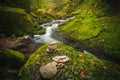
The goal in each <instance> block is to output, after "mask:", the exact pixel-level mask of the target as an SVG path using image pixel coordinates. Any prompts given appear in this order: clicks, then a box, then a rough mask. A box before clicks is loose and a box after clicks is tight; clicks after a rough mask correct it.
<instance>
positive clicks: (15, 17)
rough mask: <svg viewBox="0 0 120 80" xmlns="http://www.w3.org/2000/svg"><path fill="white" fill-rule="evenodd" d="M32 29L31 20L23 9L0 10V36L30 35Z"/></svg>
mask: <svg viewBox="0 0 120 80" xmlns="http://www.w3.org/2000/svg"><path fill="white" fill-rule="evenodd" d="M33 29H34V27H33V22H32V19H31V17H30V15H28V14H27V13H26V12H25V11H24V10H23V9H19V8H10V7H5V8H2V9H1V10H0V34H5V35H7V36H11V35H16V36H23V35H26V34H28V35H32V34H33V32H34V31H33Z"/></svg>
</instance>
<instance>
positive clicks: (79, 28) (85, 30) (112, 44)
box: [60, 0, 120, 58]
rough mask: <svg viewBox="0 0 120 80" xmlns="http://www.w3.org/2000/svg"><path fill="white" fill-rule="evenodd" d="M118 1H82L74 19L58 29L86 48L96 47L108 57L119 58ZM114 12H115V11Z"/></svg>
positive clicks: (119, 22)
mask: <svg viewBox="0 0 120 80" xmlns="http://www.w3.org/2000/svg"><path fill="white" fill-rule="evenodd" d="M117 2H119V1H118V0H115V1H108V0H106V1H102V0H84V1H83V3H82V4H81V5H80V9H77V10H76V11H75V12H77V13H78V15H77V16H76V18H75V19H73V20H72V21H70V22H69V23H68V24H66V25H63V26H62V27H60V31H61V32H62V33H64V34H66V35H68V36H69V37H71V38H73V39H76V40H79V41H81V42H83V43H84V44H85V45H86V46H87V47H88V46H89V47H91V48H95V47H98V48H100V49H101V50H102V51H104V52H105V53H106V54H108V55H110V56H115V57H118V58H119V57H120V47H119V44H120V43H119V40H120V38H119V34H120V30H119V28H120V19H119V18H120V16H119V12H116V11H118V6H117V5H118V4H117ZM115 10H116V11H115Z"/></svg>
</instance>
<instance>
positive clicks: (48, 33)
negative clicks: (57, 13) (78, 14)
mask: <svg viewBox="0 0 120 80" xmlns="http://www.w3.org/2000/svg"><path fill="white" fill-rule="evenodd" d="M74 18H75V17H70V18H67V19H65V20H53V21H52V22H49V23H43V24H41V26H42V27H43V28H44V29H45V34H42V35H34V36H33V38H31V39H29V40H28V41H26V42H25V43H26V44H25V45H24V46H21V47H19V48H18V50H19V51H21V52H23V53H25V56H26V57H27V58H29V56H30V55H31V54H32V53H33V52H34V51H36V50H37V49H38V48H39V47H40V46H42V45H44V44H48V43H52V42H54V43H61V44H66V45H69V46H71V47H73V48H74V49H75V50H77V51H81V52H83V53H85V54H88V55H92V56H95V57H96V58H100V59H105V60H110V59H108V58H107V57H106V56H105V55H103V54H101V53H99V52H94V51H93V50H91V49H89V48H86V47H85V46H84V45H83V44H82V43H80V42H79V41H76V40H73V39H70V38H68V37H67V36H66V35H64V34H61V33H59V31H58V28H59V27H60V26H61V25H64V24H67V22H69V21H70V20H72V19H74Z"/></svg>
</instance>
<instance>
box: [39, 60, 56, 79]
mask: <svg viewBox="0 0 120 80" xmlns="http://www.w3.org/2000/svg"><path fill="white" fill-rule="evenodd" d="M56 65H57V63H56V62H50V63H48V64H46V65H44V66H42V67H41V68H40V73H41V75H42V77H43V78H46V79H51V78H53V77H54V76H55V75H56V74H57V67H56Z"/></svg>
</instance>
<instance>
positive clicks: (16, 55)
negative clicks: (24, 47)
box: [0, 49, 25, 68]
mask: <svg viewBox="0 0 120 80" xmlns="http://www.w3.org/2000/svg"><path fill="white" fill-rule="evenodd" d="M24 58H25V57H24V55H23V54H22V53H20V52H18V51H14V50H10V49H1V50H0V66H1V67H9V68H19V67H20V66H21V64H22V63H23V61H24Z"/></svg>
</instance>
